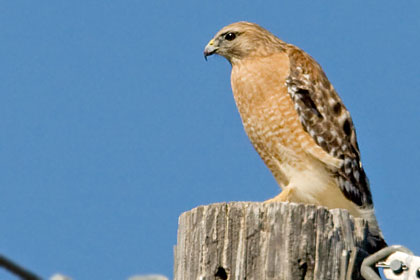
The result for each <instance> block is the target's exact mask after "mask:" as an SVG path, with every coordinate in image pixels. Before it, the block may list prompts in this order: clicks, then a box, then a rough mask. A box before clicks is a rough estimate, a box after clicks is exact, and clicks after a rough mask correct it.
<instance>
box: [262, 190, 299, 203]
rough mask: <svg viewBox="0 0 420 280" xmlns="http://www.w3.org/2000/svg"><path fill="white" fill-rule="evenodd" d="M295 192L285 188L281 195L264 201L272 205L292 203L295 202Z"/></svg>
mask: <svg viewBox="0 0 420 280" xmlns="http://www.w3.org/2000/svg"><path fill="white" fill-rule="evenodd" d="M293 196H294V191H293V188H291V187H287V188H285V189H284V190H283V191H282V192H281V193H280V194H278V195H277V196H275V197H273V198H272V199H269V200H266V201H264V203H271V202H290V201H293V199H292V198H293Z"/></svg>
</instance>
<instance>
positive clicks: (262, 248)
mask: <svg viewBox="0 0 420 280" xmlns="http://www.w3.org/2000/svg"><path fill="white" fill-rule="evenodd" d="M367 233H368V225H367V222H366V221H364V220H362V219H358V218H353V217H352V216H350V215H349V214H348V212H347V211H346V210H342V209H333V210H328V209H326V208H324V207H319V206H314V205H304V204H296V203H280V202H279V203H268V204H267V203H259V202H231V203H216V204H211V205H207V206H199V207H197V208H194V209H192V210H190V211H187V212H185V213H183V214H182V215H181V216H180V218H179V228H178V242H177V245H176V247H175V265H174V279H175V280H181V279H182V280H183V279H203V280H204V279H222V280H226V279H232V280H233V279H248V280H249V279H258V280H262V279H282V280H287V279H293V280H294V279H361V276H360V272H359V269H360V264H361V262H362V260H363V258H364V257H365V256H366V255H367V254H366V252H365V246H366V236H367Z"/></svg>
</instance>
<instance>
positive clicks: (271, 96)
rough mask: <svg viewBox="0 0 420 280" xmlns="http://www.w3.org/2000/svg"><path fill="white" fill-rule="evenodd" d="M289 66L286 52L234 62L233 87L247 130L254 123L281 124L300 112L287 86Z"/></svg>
mask: <svg viewBox="0 0 420 280" xmlns="http://www.w3.org/2000/svg"><path fill="white" fill-rule="evenodd" d="M289 69H290V65H289V58H288V56H287V54H285V53H277V54H273V55H271V56H267V57H256V58H247V59H244V60H241V61H239V62H237V63H236V64H235V65H233V67H232V74H231V84H232V91H233V95H234V98H235V101H236V105H237V107H238V110H239V113H240V115H241V118H242V121H243V123H244V126H245V129H246V130H247V125H251V124H253V125H257V124H258V123H260V124H261V125H264V126H266V125H267V124H268V123H267V122H276V124H277V125H281V124H282V123H284V122H285V121H287V119H289V118H290V117H291V115H296V112H294V110H293V104H292V100H291V98H290V96H289V94H288V91H287V86H286V79H287V77H288V76H289ZM261 122H264V124H262V123H261Z"/></svg>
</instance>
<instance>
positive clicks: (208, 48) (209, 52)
mask: <svg viewBox="0 0 420 280" xmlns="http://www.w3.org/2000/svg"><path fill="white" fill-rule="evenodd" d="M216 51H217V47H216V46H215V45H214V39H211V40H210V42H209V43H208V44H207V46H206V47H205V48H204V59H205V60H206V61H207V57H208V56H209V55H212V54H214V53H215V52H216Z"/></svg>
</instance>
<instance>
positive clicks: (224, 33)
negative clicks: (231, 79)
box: [204, 21, 285, 64]
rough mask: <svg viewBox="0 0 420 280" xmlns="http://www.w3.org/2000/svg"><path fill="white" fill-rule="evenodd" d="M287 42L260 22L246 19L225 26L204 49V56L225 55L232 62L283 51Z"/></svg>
mask: <svg viewBox="0 0 420 280" xmlns="http://www.w3.org/2000/svg"><path fill="white" fill-rule="evenodd" d="M284 45H285V43H284V42H283V41H281V40H280V39H279V38H277V37H276V36H274V35H273V34H271V33H270V32H269V31H268V30H266V29H264V28H262V27H261V26H259V25H258V24H255V23H250V22H246V21H240V22H235V23H232V24H230V25H228V26H225V27H223V28H222V29H221V30H220V31H219V32H217V34H216V35H215V36H214V37H213V39H211V40H210V42H209V43H208V44H207V46H206V48H205V49H204V57H205V58H206V59H207V56H209V55H212V54H218V55H221V56H224V57H225V58H226V59H227V60H229V62H230V63H232V64H233V63H235V61H237V60H240V59H243V58H246V57H249V56H252V55H256V56H265V55H269V54H272V53H274V52H278V51H282V50H283V49H284Z"/></svg>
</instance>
